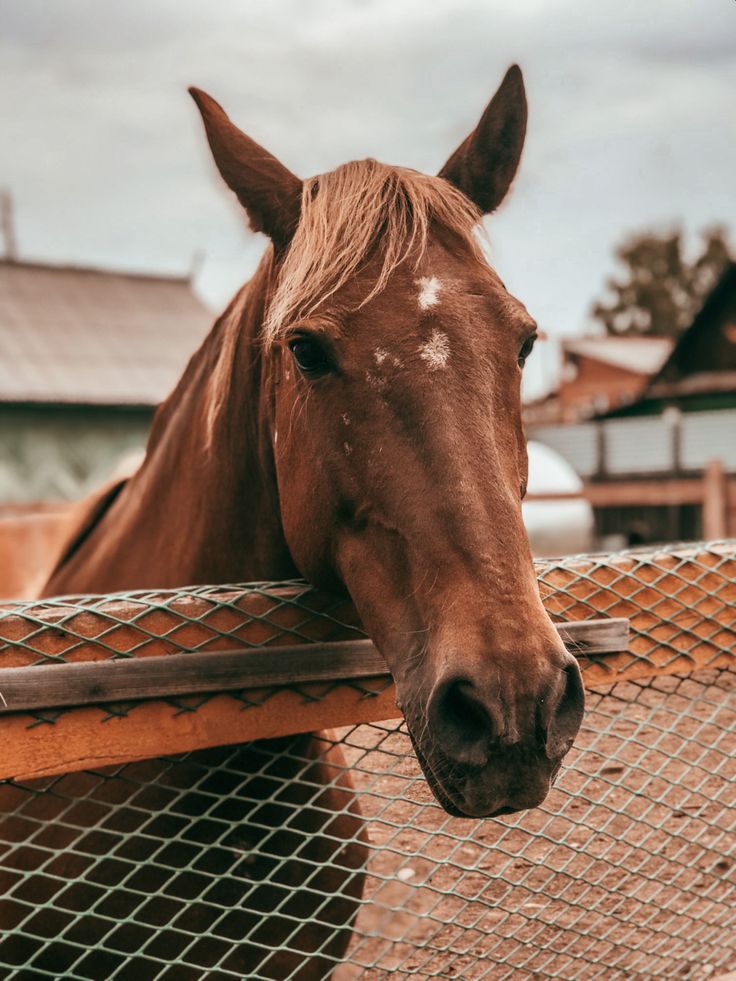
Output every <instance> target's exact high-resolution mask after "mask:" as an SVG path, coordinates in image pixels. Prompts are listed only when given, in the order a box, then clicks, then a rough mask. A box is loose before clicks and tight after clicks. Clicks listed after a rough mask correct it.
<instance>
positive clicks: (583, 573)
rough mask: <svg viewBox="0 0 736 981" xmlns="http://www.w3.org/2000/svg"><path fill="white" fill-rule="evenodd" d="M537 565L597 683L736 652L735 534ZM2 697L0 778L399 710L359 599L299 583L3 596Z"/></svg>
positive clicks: (549, 601) (721, 659)
mask: <svg viewBox="0 0 736 981" xmlns="http://www.w3.org/2000/svg"><path fill="white" fill-rule="evenodd" d="M537 572H538V576H539V581H540V589H541V591H542V595H543V599H544V602H545V605H546V607H547V609H548V610H549V612H550V614H551V616H552V617H553V619H554V620H556V621H558V625H559V629H560V632H561V634H562V636H563V639H564V640H565V642H566V643H568V644H569V645H570V646H571V648H572V649H574V650H575V653H576V654H577V656H578V658H579V661H580V664H581V667H582V669H583V677H584V680H585V684H586V686H587V687H593V688H594V687H598V686H601V685H609V684H611V683H615V682H619V681H626V680H631V679H637V678H644V677H650V676H652V675H656V674H683V673H688V672H691V671H693V670H695V669H698V668H703V667H711V666H712V667H720V666H723V665H726V664H732V663H733V660H734V656H735V655H734V648H735V646H736V618H735V617H734V609H736V542H725V543H716V544H713V545H704V544H696V545H692V546H687V547H680V548H672V549H663V550H660V551H657V552H653V553H648V554H641V553H636V552H629V553H620V554H617V555H612V556H582V557H578V558H571V559H565V560H560V561H556V562H555V561H551V562H540V563H538V565H537ZM601 617H605V618H606V623H605V624H603V625H600V624H591V623H590V622H589V621H591V620H600V618H601ZM625 620H628V621H629V622H630V625H631V640H630V644H629V645H628V649H627V645H626V643H625V641H624V633H623V630H624V628H625V624H623V623H622V621H625ZM305 644H306V645H308V647H305V646H304V645H305ZM254 648H257V649H258V650H254ZM177 675H180V677H179V678H178V679H177ZM154 680H155V685H156V686H157V689H158V690H157V691H156V692H155V694H154V689H153V687H152V685H153V684H154ZM29 683H30V687H29ZM165 685H168V687H159V686H165ZM193 692H196V694H193ZM144 696H145V697H144ZM2 698H4V700H5V703H6V704H5V706H3V712H2V715H1V717H0V739H1V740H2V746H3V752H2V754H0V778H7V777H16V778H21V779H23V778H30V777H37V776H42V775H47V774H53V773H62V772H67V771H71V770H79V769H88V768H94V767H98V766H104V765H107V764H112V763H123V762H129V761H132V760H137V759H143V758H147V757H153V756H162V755H167V754H171V753H179V752H185V751H188V750H192V749H198V748H203V747H206V746H214V745H223V744H231V743H238V742H245V741H249V740H252V739H256V738H271V737H275V736H282V735H289V734H292V733H296V732H308V731H313V730H319V729H325V728H331V727H335V726H341V725H348V724H358V723H362V722H371V721H379V720H385V719H391V718H396V717H397V715H398V714H399V713H398V710H397V708H396V704H395V698H394V689H393V685H392V683H391V679H390V677H389V676H388V675H387V674H386V671H385V668H384V666H383V662H382V661H381V660H380V658H379V657H378V655H377V652H375V650H374V649H373V648H372V646H371V645H370V643H369V642H367V641H366V640H365V639H362V634H361V631H360V627H359V624H358V623H357V620H356V617H355V611H354V610H353V609H352V607H351V606H350V605H349V604H348V603H347V602H346V601H343V600H335V599H334V598H330V597H326V596H325V595H324V594H319V593H316V592H314V591H311V590H309V589H308V588H307V587H305V586H304V585H303V584H296V583H292V584H265V585H261V586H256V587H198V588H194V589H189V590H179V591H173V592H164V591H161V592H158V593H153V592H150V591H148V592H138V593H130V594H125V595H123V596H113V597H77V598H66V599H61V600H52V601H38V602H36V603H7V604H5V605H4V606H2V607H0V704H2ZM70 705H74V706H77V707H74V708H67V707H65V706H70Z"/></svg>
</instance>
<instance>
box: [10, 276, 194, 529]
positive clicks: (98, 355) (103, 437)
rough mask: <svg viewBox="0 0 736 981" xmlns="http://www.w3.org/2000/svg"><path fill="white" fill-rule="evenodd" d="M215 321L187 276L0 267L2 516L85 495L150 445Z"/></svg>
mask: <svg viewBox="0 0 736 981" xmlns="http://www.w3.org/2000/svg"><path fill="white" fill-rule="evenodd" d="M211 322H212V315H211V314H210V312H209V311H208V310H207V309H206V308H205V307H204V306H203V305H202V304H201V303H200V302H199V300H198V299H197V298H196V297H195V295H194V294H193V292H192V290H191V284H190V282H189V280H188V279H185V278H176V277H164V276H142V275H131V274H126V273H115V272H108V271H102V270H97V269H85V268H77V267H69V266H52V265H45V264H40V263H29V262H20V261H8V260H6V261H0V511H5V513H12V512H13V511H19V510H20V511H22V510H23V509H24V508H26V507H30V506H31V505H34V504H37V503H38V502H47V501H63V500H74V499H76V498H79V497H81V496H82V495H84V494H85V493H87V492H88V491H89V490H91V489H92V488H93V487H95V486H96V485H98V484H99V483H101V482H102V481H103V480H104V479H106V478H107V476H108V475H109V473H110V472H111V471H112V470H113V469H114V468H115V466H116V464H117V462H118V461H119V460H120V458H121V457H122V456H123V455H124V454H125V453H126V452H129V451H131V450H134V449H139V448H142V447H143V446H144V445H145V441H146V437H147V433H148V428H149V425H150V422H151V418H152V416H153V412H154V409H155V407H156V405H157V404H158V403H159V402H160V401H161V400H162V399H163V398H164V397H165V396H166V395H167V394H168V393H169V391H170V390H171V388H172V387H173V386H174V384H175V383H176V381H177V379H178V377H179V375H180V374H181V372H182V371H183V369H184V367H185V365H186V363H187V360H188V359H189V357H190V356H191V354H192V353H193V352H194V351H195V349H196V348H197V347H198V346H199V344H200V343H201V341H202V339H203V338H204V336H205V335H206V333H207V331H208V330H209V328H210V326H211Z"/></svg>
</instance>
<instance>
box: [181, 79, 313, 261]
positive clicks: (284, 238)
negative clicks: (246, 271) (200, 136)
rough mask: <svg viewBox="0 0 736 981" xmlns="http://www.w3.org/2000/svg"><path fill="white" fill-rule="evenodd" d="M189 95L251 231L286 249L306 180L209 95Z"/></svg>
mask: <svg viewBox="0 0 736 981" xmlns="http://www.w3.org/2000/svg"><path fill="white" fill-rule="evenodd" d="M189 94H190V95H191V96H192V98H193V99H194V101H195V102H196V103H197V108H198V109H199V111H200V113H201V114H202V120H203V122H204V128H205V132H206V133H207V141H208V142H209V145H210V149H211V150H212V156H213V157H214V160H215V163H216V164H217V169H218V170H219V171H220V173H221V174H222V177H223V180H224V181H225V183H226V184H227V186H228V187H229V188H230V190H231V191H234V192H235V194H236V195H237V196H238V200H239V201H240V203H241V204H242V205H243V207H244V208H245V210H246V211H247V212H248V217H249V219H250V224H251V227H252V228H253V230H254V231H257V232H265V233H266V235H268V236H269V237H270V238H271V239H272V241H273V243H274V245H275V246H276V248H277V249H282V248H284V247H285V246H287V245H288V244H289V241H290V240H291V237H292V235H293V234H294V232H295V231H296V226H297V225H298V223H299V214H300V210H301V197H302V182H301V181H300V180H299V178H298V177H296V176H295V175H294V174H292V172H291V171H290V170H288V169H287V168H286V167H284V165H283V164H282V163H279V161H278V160H277V159H276V157H274V156H272V155H271V154H270V153H269V152H268V151H267V150H264V149H263V147H262V146H259V145H258V144H257V143H256V142H255V140H252V139H251V138H250V137H249V136H246V135H245V133H242V132H241V131H240V130H239V129H238V127H237V126H235V125H234V124H233V123H232V122H231V121H230V119H229V118H228V116H227V114H226V113H225V110H224V109H223V108H222V106H221V105H220V104H219V103H217V102H215V100H214V99H213V98H211V96H209V95H207V93H206V92H202V90H201V89H195V88H190V89H189Z"/></svg>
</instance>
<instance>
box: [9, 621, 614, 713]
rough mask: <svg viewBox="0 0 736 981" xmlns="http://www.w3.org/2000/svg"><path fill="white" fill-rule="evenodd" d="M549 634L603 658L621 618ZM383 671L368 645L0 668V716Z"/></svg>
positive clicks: (568, 626)
mask: <svg viewBox="0 0 736 981" xmlns="http://www.w3.org/2000/svg"><path fill="white" fill-rule="evenodd" d="M557 629H558V630H559V633H560V636H561V637H562V640H563V641H564V643H565V644H566V645H567V647H568V648H569V649H570V650H571V651H572V652H573V653H578V654H607V653H613V652H616V651H625V650H626V649H627V648H628V640H629V632H628V620H625V619H622V618H611V619H608V620H588V621H585V622H582V623H568V624H561V625H559V626H558V628H557ZM387 673H388V672H387V670H386V662H385V661H384V660H383V658H382V657H381V655H380V654H379V653H378V651H377V650H376V648H375V647H374V646H373V644H372V642H371V641H370V640H353V641H343V642H340V643H329V644H319V643H315V644H299V645H296V646H290V647H261V648H255V649H253V648H247V649H243V650H237V651H199V652H182V653H180V654H174V655H169V656H164V657H145V658H135V657H130V658H122V659H116V660H107V661H82V662H80V663H77V664H42V665H33V666H30V667H21V668H18V667H15V668H3V669H0V713H2V714H7V713H9V712H20V711H38V710H40V709H50V708H61V707H63V706H69V705H95V704H100V703H104V702H116V701H135V700H139V699H144V698H145V699H149V698H162V697H168V696H176V695H192V694H202V693H205V692H217V691H243V690H246V689H254V688H276V687H281V686H284V685H299V684H304V683H310V682H316V681H343V680H349V679H352V678H369V677H375V676H378V675H385V674H387Z"/></svg>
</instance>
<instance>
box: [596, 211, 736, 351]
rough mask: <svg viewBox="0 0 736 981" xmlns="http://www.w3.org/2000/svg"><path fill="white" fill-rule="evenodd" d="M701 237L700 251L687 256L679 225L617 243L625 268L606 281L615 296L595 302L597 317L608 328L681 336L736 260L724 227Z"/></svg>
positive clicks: (630, 332) (629, 332)
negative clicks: (693, 256) (664, 231)
mask: <svg viewBox="0 0 736 981" xmlns="http://www.w3.org/2000/svg"><path fill="white" fill-rule="evenodd" d="M701 239H702V247H701V250H700V252H699V254H698V255H697V257H696V258H695V259H694V260H693V261H692V262H688V261H687V259H686V258H685V256H684V255H683V246H682V231H681V230H679V229H678V230H676V231H673V232H669V233H664V234H658V233H656V232H651V231H647V232H639V233H638V234H636V235H633V236H631V237H629V238H627V239H626V240H625V241H624V242H623V243H622V244H621V245H620V246H618V248H617V249H616V257H617V259H618V260H619V261H620V262H621V263H622V264H623V266H624V267H625V272H624V274H623V275H622V276H620V277H616V276H613V277H611V278H610V279H609V280H608V281H607V283H606V287H607V289H608V291H609V294H610V298H607V299H606V300H599V301H598V302H596V303H595V304H594V305H593V307H592V310H591V313H592V315H593V317H594V318H596V319H597V320H599V321H600V322H601V323H602V324H603V326H604V327H605V328H606V331H607V332H608V333H609V334H620V335H623V334H634V335H636V334H648V335H654V336H659V337H668V336H669V337H676V336H677V335H678V334H679V333H681V331H683V330H684V329H685V328H686V327H687V326H688V325H689V324H690V322H691V321H692V319H693V317H694V316H695V314H696V313H697V311H698V310H699V309H700V307H701V305H702V303H703V301H704V300H705V298H706V296H707V295H708V293H710V291H711V290H712V289H713V287H714V286H715V284H716V283H717V281H718V279H719V277H720V276H721V274H722V273H723V271H724V269H725V268H726V266H727V264H728V263H729V262H730V261H732V260H733V255H732V252H731V247H730V243H729V241H728V233H727V230H726V228H725V227H723V226H715V227H713V228H709V229H706V230H705V231H704V232H702V234H701Z"/></svg>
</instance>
